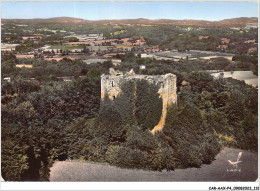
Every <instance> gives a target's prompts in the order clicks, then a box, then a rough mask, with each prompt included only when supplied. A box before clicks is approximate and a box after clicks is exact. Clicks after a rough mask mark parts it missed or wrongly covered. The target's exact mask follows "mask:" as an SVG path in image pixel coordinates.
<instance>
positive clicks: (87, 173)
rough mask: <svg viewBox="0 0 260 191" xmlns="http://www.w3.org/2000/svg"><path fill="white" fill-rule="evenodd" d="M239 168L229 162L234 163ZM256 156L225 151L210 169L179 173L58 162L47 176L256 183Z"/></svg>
mask: <svg viewBox="0 0 260 191" xmlns="http://www.w3.org/2000/svg"><path fill="white" fill-rule="evenodd" d="M239 152H242V155H241V158H240V161H242V162H240V163H239V164H238V167H237V168H236V167H232V165H231V164H230V163H229V162H228V160H230V161H231V162H235V161H237V157H238V153H239ZM257 174H258V154H257V153H252V152H248V151H243V150H239V149H231V148H224V149H223V150H222V151H221V152H220V153H219V154H218V155H217V156H216V160H215V161H213V162H212V163H211V164H210V165H203V166H202V167H201V168H199V169H197V168H188V169H179V170H175V171H171V172H166V171H162V172H154V171H144V170H135V169H134V170H129V169H121V168H117V167H114V166H109V165H103V164H91V163H87V162H74V161H61V162H60V161H58V162H55V163H54V165H53V167H52V168H51V172H50V181H157V182H164V181H256V179H257V178H258V175H257Z"/></svg>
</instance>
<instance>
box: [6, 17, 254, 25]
mask: <svg viewBox="0 0 260 191" xmlns="http://www.w3.org/2000/svg"><path fill="white" fill-rule="evenodd" d="M2 23H13V24H25V23H26V24H30V23H32V24H33V23H45V24H48V23H56V24H93V25H181V26H201V27H243V26H246V25H247V24H253V25H258V18H256V17H241V18H233V19H225V20H220V21H205V20H171V19H156V20H151V19H144V18H138V19H119V20H95V21H92V20H84V19H79V18H72V17H55V18H47V19H41V18H35V19H2Z"/></svg>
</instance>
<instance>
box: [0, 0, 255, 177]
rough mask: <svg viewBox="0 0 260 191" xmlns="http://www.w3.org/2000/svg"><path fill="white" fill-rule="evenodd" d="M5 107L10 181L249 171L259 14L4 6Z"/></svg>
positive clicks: (4, 160) (4, 172) (252, 169)
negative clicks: (36, 14) (13, 12)
mask: <svg viewBox="0 0 260 191" xmlns="http://www.w3.org/2000/svg"><path fill="white" fill-rule="evenodd" d="M81 3H83V2H81ZM84 3H86V4H87V3H89V2H84ZM84 3H83V4H84ZM100 3H101V2H100ZM1 115H2V120H1V136H2V139H1V140H2V142H1V144H2V145H1V148H2V152H1V153H2V156H1V162H2V165H1V167H2V169H1V171H2V177H3V179H4V180H6V181H202V180H204V181H255V180H256V178H257V177H258V174H257V168H256V166H257V156H258V153H257V151H258V18H257V17H240V18H227V19H223V20H221V19H220V20H217V21H206V20H187V19H186V20H171V19H144V18H136V19H110V20H85V19H79V18H72V17H53V18H42V19H37V18H35V19H32V18H31V19H12V18H2V19H1ZM238 152H239V153H243V155H242V156H241V154H240V156H241V157H242V159H241V160H242V161H243V163H241V164H239V165H237V166H234V165H233V166H230V164H231V165H232V164H233V162H232V161H234V160H235V159H233V158H234V157H237V153H238ZM231 156H232V157H233V158H227V157H231ZM244 156H245V157H248V158H247V159H248V161H244V159H243V157H244ZM249 159H250V160H249ZM228 160H229V161H230V162H228ZM70 165H71V166H70ZM243 165H245V166H243ZM84 166H85V167H84ZM86 166H87V167H86ZM231 167H232V168H231ZM238 167H239V168H241V169H242V170H241V173H240V174H235V175H234V174H231V173H229V172H227V170H226V169H231V170H233V169H234V168H236V169H238ZM85 168H86V169H88V170H89V169H90V171H87V170H84V169H85ZM96 168H98V169H103V168H104V169H105V170H100V172H101V171H102V173H104V175H103V174H102V173H100V174H97V175H96V174H95V173H98V172H99V171H98V170H97V171H96V170H95V169H96ZM64 169H67V170H64ZM75 169H76V170H75ZM91 169H92V170H93V172H92V173H93V174H92V173H85V172H91ZM107 169H110V170H107ZM136 169H138V171H137V170H136ZM175 169H178V171H175ZM198 169H199V170H198ZM83 171H84V173H83ZM168 171H171V172H168ZM215 171H216V174H218V175H216V176H215V174H214V176H213V175H212V172H215ZM63 172H66V173H63ZM118 172H120V173H122V174H124V173H125V174H129V176H121V175H120V173H118ZM190 172H192V173H190ZM151 173H153V175H152V176H151ZM71 174H73V175H71ZM223 174H225V175H223Z"/></svg>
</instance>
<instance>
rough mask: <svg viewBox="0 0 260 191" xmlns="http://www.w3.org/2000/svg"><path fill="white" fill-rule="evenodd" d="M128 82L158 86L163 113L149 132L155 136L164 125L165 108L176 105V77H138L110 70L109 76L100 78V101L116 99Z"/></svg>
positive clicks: (137, 75) (170, 75)
mask: <svg viewBox="0 0 260 191" xmlns="http://www.w3.org/2000/svg"><path fill="white" fill-rule="evenodd" d="M130 80H146V81H148V82H150V83H154V84H156V85H159V87H160V88H159V90H158V93H159V95H160V97H161V98H162V101H163V111H162V116H161V120H160V121H159V123H158V125H157V126H155V127H154V129H153V130H152V131H151V132H152V133H153V134H155V133H156V132H157V131H161V130H162V129H163V126H164V124H165V119H166V115H167V108H168V107H169V106H171V105H173V104H176V103H177V94H176V90H177V89H176V81H177V78H176V76H175V75H174V74H166V75H139V74H134V72H133V71H130V72H128V73H126V74H123V73H122V72H119V71H115V70H113V69H110V75H104V74H103V75H102V76H101V100H102V99H105V97H107V98H109V99H111V100H114V99H116V98H117V97H118V96H119V95H120V93H121V92H122V90H121V85H122V84H123V83H125V82H127V81H130Z"/></svg>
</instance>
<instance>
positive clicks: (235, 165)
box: [228, 152, 242, 168]
mask: <svg viewBox="0 0 260 191" xmlns="http://www.w3.org/2000/svg"><path fill="white" fill-rule="evenodd" d="M241 155H242V152H240V153H238V156H237V161H235V162H232V161H230V160H228V162H229V164H231V165H232V166H233V168H237V165H238V163H241V162H242V161H239V159H240V158H241Z"/></svg>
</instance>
